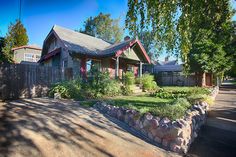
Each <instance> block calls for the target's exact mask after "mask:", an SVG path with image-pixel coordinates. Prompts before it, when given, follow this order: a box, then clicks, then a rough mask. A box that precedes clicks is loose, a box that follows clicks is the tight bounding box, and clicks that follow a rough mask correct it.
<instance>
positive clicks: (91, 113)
mask: <svg viewBox="0 0 236 157" xmlns="http://www.w3.org/2000/svg"><path fill="white" fill-rule="evenodd" d="M134 135H138V133H136V132H135V131H134V130H131V129H130V128H129V127H128V126H127V125H126V124H124V123H121V122H119V121H117V120H115V119H112V118H110V117H107V116H104V115H102V114H100V113H99V112H98V111H96V110H95V109H93V108H83V107H81V106H80V105H79V103H78V102H74V101H69V100H63V101H61V100H60V101H59V100H53V99H46V98H40V99H23V100H17V101H10V102H6V103H0V157H2V156H9V157H26V156H30V157H90V156H92V157H96V156H99V157H100V156H101V157H102V156H108V157H113V156H119V157H144V156H147V157H150V156H154V157H162V156H163V157H164V156H177V155H176V154H173V153H170V152H167V151H165V150H163V149H160V148H158V147H156V146H154V145H152V144H150V143H147V142H145V141H144V140H142V139H140V138H138V137H137V136H134Z"/></svg>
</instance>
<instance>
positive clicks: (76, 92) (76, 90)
mask: <svg viewBox="0 0 236 157" xmlns="http://www.w3.org/2000/svg"><path fill="white" fill-rule="evenodd" d="M80 88H81V82H80V80H79V79H77V80H71V81H63V82H59V83H56V84H55V85H53V87H52V88H51V89H50V91H49V96H50V97H53V96H54V94H55V93H59V94H60V95H61V97H62V98H69V99H78V98H81V93H80Z"/></svg>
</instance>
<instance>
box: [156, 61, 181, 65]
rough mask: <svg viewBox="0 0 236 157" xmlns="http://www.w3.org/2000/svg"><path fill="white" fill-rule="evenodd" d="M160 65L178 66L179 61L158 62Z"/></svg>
mask: <svg viewBox="0 0 236 157" xmlns="http://www.w3.org/2000/svg"><path fill="white" fill-rule="evenodd" d="M158 63H159V64H160V65H177V63H178V62H177V60H172V61H159V62H158Z"/></svg>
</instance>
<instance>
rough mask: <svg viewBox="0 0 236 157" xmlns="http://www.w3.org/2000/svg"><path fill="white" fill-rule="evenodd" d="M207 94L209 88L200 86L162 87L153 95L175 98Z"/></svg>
mask: <svg viewBox="0 0 236 157" xmlns="http://www.w3.org/2000/svg"><path fill="white" fill-rule="evenodd" d="M208 94H210V91H209V89H207V88H201V87H164V88H161V89H160V90H159V91H157V92H156V94H155V96H156V97H160V98H166V99H169V98H170V99H177V98H187V97H191V96H201V95H208Z"/></svg>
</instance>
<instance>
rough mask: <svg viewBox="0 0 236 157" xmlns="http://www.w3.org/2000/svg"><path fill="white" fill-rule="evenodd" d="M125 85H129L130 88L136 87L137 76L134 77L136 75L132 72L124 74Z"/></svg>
mask: <svg viewBox="0 0 236 157" xmlns="http://www.w3.org/2000/svg"><path fill="white" fill-rule="evenodd" d="M123 83H124V85H126V86H127V85H128V86H130V85H134V83H135V76H134V73H132V72H130V71H128V72H126V73H125V74H124V76H123Z"/></svg>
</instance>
